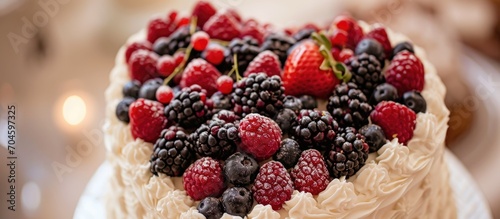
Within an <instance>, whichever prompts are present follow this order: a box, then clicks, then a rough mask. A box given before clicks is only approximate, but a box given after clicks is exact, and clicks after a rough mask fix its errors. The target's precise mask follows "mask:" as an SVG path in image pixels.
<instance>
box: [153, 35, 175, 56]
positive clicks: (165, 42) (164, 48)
mask: <svg viewBox="0 0 500 219" xmlns="http://www.w3.org/2000/svg"><path fill="white" fill-rule="evenodd" d="M169 46H170V39H169V38H168V37H160V38H158V39H157V40H156V41H155V42H154V43H153V51H154V52H155V53H156V54H158V55H160V56H161V55H165V54H168V55H172V54H170V49H171V48H169Z"/></svg>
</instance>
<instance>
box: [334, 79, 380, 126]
mask: <svg viewBox="0 0 500 219" xmlns="http://www.w3.org/2000/svg"><path fill="white" fill-rule="evenodd" d="M326 108H327V109H328V112H330V113H331V114H332V116H333V117H334V118H335V120H337V122H338V123H339V124H340V125H341V126H343V127H345V126H353V127H355V128H359V127H361V126H363V125H365V124H367V123H368V116H369V115H370V112H371V111H372V106H371V105H370V104H369V103H368V99H367V98H366V96H365V95H364V94H363V92H361V90H359V89H358V87H357V86H356V84H354V83H351V82H349V83H342V84H339V85H337V86H335V89H334V91H333V95H332V96H330V98H329V99H328V104H327V105H326Z"/></svg>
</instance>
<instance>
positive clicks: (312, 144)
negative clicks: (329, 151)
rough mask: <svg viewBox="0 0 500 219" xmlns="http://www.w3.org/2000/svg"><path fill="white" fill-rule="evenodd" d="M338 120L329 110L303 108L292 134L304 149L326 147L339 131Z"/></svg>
mask: <svg viewBox="0 0 500 219" xmlns="http://www.w3.org/2000/svg"><path fill="white" fill-rule="evenodd" d="M338 128H339V125H338V124H337V121H335V120H334V119H333V117H332V116H331V115H330V113H328V112H327V111H318V110H301V111H300V114H299V115H298V119H297V125H295V126H294V127H293V128H292V131H291V135H292V136H293V137H294V138H295V139H296V140H297V141H298V142H299V144H300V146H301V147H302V148H304V149H309V148H316V149H326V148H328V147H329V146H330V144H331V142H332V141H333V139H335V135H336V133H337V131H338Z"/></svg>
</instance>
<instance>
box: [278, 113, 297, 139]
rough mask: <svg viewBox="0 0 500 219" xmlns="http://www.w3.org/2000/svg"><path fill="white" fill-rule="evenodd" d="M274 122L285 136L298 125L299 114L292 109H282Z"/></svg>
mask: <svg viewBox="0 0 500 219" xmlns="http://www.w3.org/2000/svg"><path fill="white" fill-rule="evenodd" d="M274 121H276V124H278V126H279V127H280V129H281V132H282V133H283V134H285V133H288V132H290V131H291V130H292V127H293V126H295V125H296V123H297V114H296V113H295V112H294V111H293V110H291V109H282V110H280V111H279V113H278V114H276V116H275V118H274Z"/></svg>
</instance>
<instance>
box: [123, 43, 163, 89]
mask: <svg viewBox="0 0 500 219" xmlns="http://www.w3.org/2000/svg"><path fill="white" fill-rule="evenodd" d="M157 61H158V55H156V54H155V53H154V52H151V51H147V50H142V49H140V50H137V51H135V52H134V53H132V56H131V57H130V60H129V63H128V67H129V71H130V77H131V78H132V79H133V80H137V81H139V82H141V83H144V82H145V81H147V80H149V79H152V78H156V77H158V76H159V75H158V72H157V71H156V62H157Z"/></svg>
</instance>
